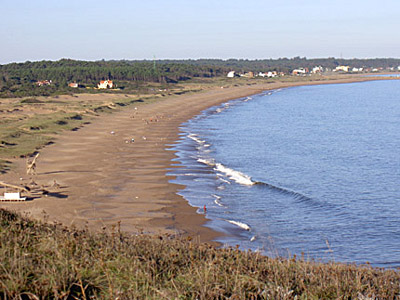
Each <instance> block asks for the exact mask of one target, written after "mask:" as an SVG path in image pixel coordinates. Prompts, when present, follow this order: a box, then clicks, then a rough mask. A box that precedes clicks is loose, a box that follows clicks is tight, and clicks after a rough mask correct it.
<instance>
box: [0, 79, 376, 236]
mask: <svg viewBox="0 0 400 300" xmlns="http://www.w3.org/2000/svg"><path fill="white" fill-rule="evenodd" d="M364 80H371V79H370V78H348V79H344V80H343V79H341V80H334V81H332V80H330V81H324V82H323V83H339V82H349V81H353V82H354V81H364ZM321 83H322V82H298V83H271V84H264V85H251V86H245V87H243V86H242V87H230V88H224V89H222V88H215V89H211V90H206V91H203V92H199V93H196V94H191V95H181V96H174V97H169V98H166V99H162V100H160V101H158V102H154V103H150V104H140V105H137V106H136V109H135V106H134V105H133V106H130V107H128V108H125V109H123V110H122V111H119V112H115V113H113V114H109V115H102V116H101V117H98V118H97V119H95V120H94V121H93V122H92V123H91V124H89V125H87V126H85V127H83V128H81V129H80V130H78V131H69V132H65V133H63V134H62V135H60V136H59V137H58V138H57V139H56V141H55V143H54V144H53V145H49V146H47V147H45V148H44V149H42V150H41V151H40V157H39V159H38V164H37V175H35V176H34V180H35V181H36V182H37V183H38V184H41V185H46V186H51V185H52V184H53V182H54V180H56V182H57V183H59V184H60V185H61V187H60V189H59V190H58V191H57V193H55V194H50V195H47V196H42V197H40V198H36V199H34V200H32V201H27V202H23V203H0V207H4V208H8V209H10V210H16V211H20V212H26V213H27V214H28V215H30V216H33V217H34V218H39V219H43V218H44V217H45V214H46V215H47V217H46V218H47V219H48V220H49V221H56V222H61V223H63V224H65V225H67V226H70V225H76V226H77V227H81V226H88V227H89V228H91V229H94V230H102V228H103V227H104V226H107V227H108V228H110V227H112V226H113V225H116V224H117V223H118V222H120V226H121V230H123V231H125V232H129V233H137V232H144V233H155V234H158V233H160V234H164V233H170V234H180V235H190V236H192V237H195V238H197V239H198V240H199V241H200V242H205V241H206V242H211V241H212V240H214V239H215V238H216V237H217V236H219V235H220V234H219V233H217V232H215V231H213V230H211V229H209V228H207V227H204V226H203V225H204V224H205V222H206V217H205V215H202V214H198V213H196V210H197V209H196V208H194V207H191V206H190V205H189V204H188V203H187V201H186V200H185V199H183V198H182V197H181V196H179V195H177V191H178V190H179V189H181V188H183V187H182V186H179V185H176V184H173V183H170V182H169V181H170V180H171V179H172V178H171V177H170V176H167V175H166V173H167V169H168V168H171V167H173V166H172V162H171V160H172V159H173V158H174V157H175V156H174V152H173V151H169V150H166V148H168V146H167V145H169V144H172V143H174V142H175V141H176V140H177V139H178V133H179V125H180V124H181V123H183V122H184V121H187V120H188V119H190V118H192V117H193V116H194V115H196V114H198V113H200V112H201V111H202V110H204V109H206V108H208V107H211V106H213V105H217V104H220V103H223V102H225V101H228V100H231V99H235V98H240V97H244V96H249V95H252V94H256V93H260V92H261V91H264V90H267V89H277V88H282V87H287V86H296V85H305V84H321ZM112 132H113V133H112ZM132 138H133V139H134V140H135V141H134V142H133V143H132V142H131V139H132ZM16 165H17V167H16V168H14V169H13V170H12V171H10V172H9V173H7V174H5V175H2V176H0V180H4V181H10V180H11V181H13V180H14V182H15V180H17V178H20V177H22V178H23V181H29V178H28V176H27V175H26V174H25V160H22V159H21V160H18V161H17V162H16ZM175 167H176V166H175ZM43 212H45V214H44V213H43Z"/></svg>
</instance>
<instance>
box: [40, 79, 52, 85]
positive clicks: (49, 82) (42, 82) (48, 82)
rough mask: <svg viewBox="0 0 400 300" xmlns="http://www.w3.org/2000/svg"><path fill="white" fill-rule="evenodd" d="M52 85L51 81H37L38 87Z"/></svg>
mask: <svg viewBox="0 0 400 300" xmlns="http://www.w3.org/2000/svg"><path fill="white" fill-rule="evenodd" d="M50 84H51V80H42V81H40V80H39V81H36V85H37V86H44V85H50Z"/></svg>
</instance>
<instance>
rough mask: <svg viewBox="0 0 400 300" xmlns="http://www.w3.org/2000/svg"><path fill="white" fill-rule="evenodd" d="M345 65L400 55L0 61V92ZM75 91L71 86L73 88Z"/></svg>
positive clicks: (377, 63) (369, 64) (386, 62)
mask: <svg viewBox="0 0 400 300" xmlns="http://www.w3.org/2000/svg"><path fill="white" fill-rule="evenodd" d="M338 65H350V66H352V67H364V68H378V67H380V68H384V69H386V68H390V67H397V66H399V65H400V59H393V58H376V59H338V58H321V59H307V58H306V57H303V58H301V57H294V58H279V59H262V60H247V59H228V60H222V59H197V60H191V59H189V60H154V61H151V60H134V61H130V60H117V61H115V60H112V61H105V60H101V61H78V60H72V59H61V60H58V61H46V60H43V61H37V62H30V61H27V62H24V63H10V64H6V65H0V97H3V98H4V97H23V96H39V95H44V96H46V95H51V94H56V93H65V92H68V91H69V92H71V88H68V83H70V82H76V83H78V84H79V85H80V86H82V87H89V88H90V87H96V85H97V83H98V82H99V81H100V80H105V79H111V80H113V81H115V82H116V83H117V87H119V88H121V89H124V88H127V89H132V88H134V87H137V86H138V85H140V84H143V83H149V82H150V83H162V84H167V83H176V82H180V81H185V80H190V79H193V78H212V77H221V76H225V75H226V73H227V72H229V71H230V70H235V71H237V72H247V71H253V72H260V71H264V72H265V71H278V72H285V73H288V72H290V71H292V70H293V69H295V68H299V67H303V68H310V69H311V68H312V67H314V66H322V67H325V68H331V69H332V68H335V67H336V66H338ZM42 80H51V81H52V84H51V85H50V86H46V87H38V86H37V85H36V82H37V81H42ZM75 92H76V91H75Z"/></svg>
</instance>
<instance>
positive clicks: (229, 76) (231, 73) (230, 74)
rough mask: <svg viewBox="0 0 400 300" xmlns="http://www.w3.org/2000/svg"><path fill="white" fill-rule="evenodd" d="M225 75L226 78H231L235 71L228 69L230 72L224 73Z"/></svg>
mask: <svg viewBox="0 0 400 300" xmlns="http://www.w3.org/2000/svg"><path fill="white" fill-rule="evenodd" d="M226 77H228V78H233V77H235V71H230V72H229V73H228V75H226Z"/></svg>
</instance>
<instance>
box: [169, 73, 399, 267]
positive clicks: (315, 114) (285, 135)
mask: <svg viewBox="0 0 400 300" xmlns="http://www.w3.org/2000/svg"><path fill="white" fill-rule="evenodd" d="M180 130H181V135H180V139H179V140H178V141H177V142H176V143H175V144H174V145H171V147H170V149H171V150H173V151H176V159H175V160H174V164H175V165H176V166H179V168H172V169H171V170H169V175H174V176H175V179H174V180H173V181H172V182H174V183H178V184H182V185H184V186H185V188H184V189H183V190H181V191H180V192H179V193H180V195H182V196H183V197H184V198H185V199H186V200H187V201H188V202H189V204H190V205H192V206H194V207H198V213H201V214H205V216H206V219H207V220H208V221H207V224H206V226H208V227H210V228H213V229H214V230H216V231H219V232H222V233H225V236H224V237H222V238H220V239H218V240H217V241H219V242H221V243H222V244H223V245H226V246H236V245H238V246H239V247H240V249H243V250H248V249H251V250H252V251H260V252H261V253H263V254H265V255H268V256H284V257H287V256H292V255H297V256H303V257H304V258H305V259H310V260H311V259H313V260H316V261H337V262H346V263H357V264H363V263H367V262H368V263H370V264H371V265H373V266H379V267H390V268H392V267H400V154H399V153H400V151H399V149H400V82H399V81H397V80H382V81H369V82H362V83H349V84H330V85H318V86H301V87H293V88H286V89H280V90H274V91H265V92H263V93H261V94H258V95H255V96H251V97H246V98H241V99H236V100H233V101H229V102H227V103H223V104H222V105H220V106H217V107H212V108H210V109H207V110H205V111H203V112H202V113H201V114H200V115H198V116H196V117H195V118H193V119H191V120H189V121H188V122H186V123H184V124H182V126H181V128H180ZM204 207H205V208H206V211H204Z"/></svg>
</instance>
